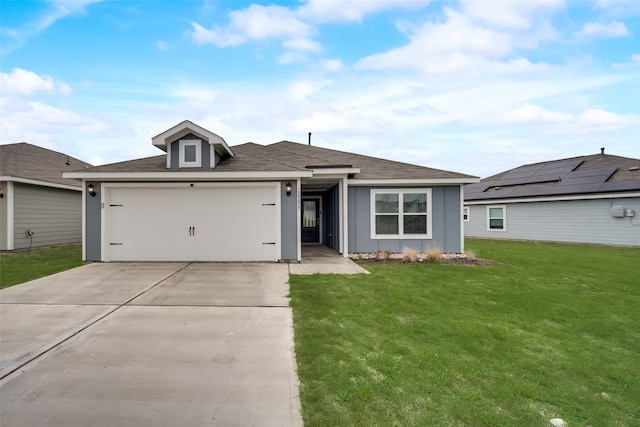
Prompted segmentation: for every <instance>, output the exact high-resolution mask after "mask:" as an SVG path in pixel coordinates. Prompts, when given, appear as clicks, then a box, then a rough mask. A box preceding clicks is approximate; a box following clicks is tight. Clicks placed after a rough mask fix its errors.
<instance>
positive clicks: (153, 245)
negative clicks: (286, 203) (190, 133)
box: [103, 183, 280, 261]
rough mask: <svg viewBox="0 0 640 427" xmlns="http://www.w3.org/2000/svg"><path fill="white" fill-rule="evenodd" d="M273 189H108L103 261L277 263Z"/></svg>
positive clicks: (275, 190) (276, 208)
mask: <svg viewBox="0 0 640 427" xmlns="http://www.w3.org/2000/svg"><path fill="white" fill-rule="evenodd" d="M278 188H279V187H278V184H276V183H259V184H255V183H254V184H251V185H243V184H225V185H219V186H214V185H213V184H209V185H206V184H195V185H194V186H191V185H190V184H186V185H184V186H180V187H175V186H171V187H158V186H144V187H142V186H140V187H117V186H114V187H111V188H109V189H108V191H107V192H106V194H105V197H106V201H105V238H106V241H105V244H104V246H103V247H104V250H105V252H106V253H105V257H104V260H105V261H277V260H278V259H279V258H280V243H279V242H280V225H279V221H280V215H279V209H280V206H279V191H278Z"/></svg>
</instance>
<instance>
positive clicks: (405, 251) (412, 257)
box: [402, 248, 418, 262]
mask: <svg viewBox="0 0 640 427" xmlns="http://www.w3.org/2000/svg"><path fill="white" fill-rule="evenodd" d="M416 259H418V251H417V250H415V249H413V248H402V260H403V261H404V262H416Z"/></svg>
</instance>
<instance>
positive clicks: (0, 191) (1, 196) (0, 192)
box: [0, 187, 4, 199]
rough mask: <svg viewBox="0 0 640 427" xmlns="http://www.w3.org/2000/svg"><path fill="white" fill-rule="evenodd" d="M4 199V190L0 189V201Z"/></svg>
mask: <svg viewBox="0 0 640 427" xmlns="http://www.w3.org/2000/svg"><path fill="white" fill-rule="evenodd" d="M3 198H4V188H2V187H0V199H3Z"/></svg>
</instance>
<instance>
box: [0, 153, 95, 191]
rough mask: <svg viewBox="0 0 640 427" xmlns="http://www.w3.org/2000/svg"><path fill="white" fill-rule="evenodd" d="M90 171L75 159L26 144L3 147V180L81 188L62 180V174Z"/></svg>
mask: <svg viewBox="0 0 640 427" xmlns="http://www.w3.org/2000/svg"><path fill="white" fill-rule="evenodd" d="M67 163H69V164H67ZM89 167H92V165H91V164H89V163H87V162H83V161H82V160H79V159H76V158H75V157H71V156H68V155H66V154H63V153H59V152H57V151H53V150H49V149H47V148H42V147H38V146H36V145H32V144H28V143H26V142H20V143H17V144H4V145H0V176H10V177H15V178H23V179H32V180H36V181H44V182H49V183H53V184H64V185H71V186H74V187H80V183H79V182H78V180H76V179H69V178H63V177H62V173H63V172H72V171H78V170H86V168H89Z"/></svg>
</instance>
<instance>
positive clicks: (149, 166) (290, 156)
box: [86, 141, 475, 179]
mask: <svg viewBox="0 0 640 427" xmlns="http://www.w3.org/2000/svg"><path fill="white" fill-rule="evenodd" d="M231 148H232V149H233V152H234V153H235V155H234V157H230V158H225V159H223V160H222V161H220V163H219V164H218V165H216V167H215V169H214V170H215V171H216V172H225V171H228V172H239V171H247V172H251V171H258V172H281V171H305V170H309V169H308V166H316V167H317V166H320V167H322V166H324V167H328V166H346V165H350V166H351V167H354V168H359V169H360V173H358V174H356V175H355V176H354V178H356V179H469V178H475V177H473V176H471V175H465V174H461V173H457V172H450V171H445V170H439V169H432V168H428V167H424V166H418V165H411V164H407V163H401V162H395V161H392V160H386V159H379V158H375V157H370V156H364V155H360V154H353V153H347V152H344V151H338V150H331V149H328V148H322V147H316V146H313V145H307V144H300V143H297V142H290V141H282V142H278V143H275V144H270V145H259V144H255V143H252V142H248V143H245V144H241V145H236V146H233V147H231ZM186 170H189V169H186ZM194 170H200V169H194ZM180 171H185V169H180V170H169V169H167V168H166V155H160V156H156V157H149V158H145V159H137V160H130V161H126V162H120V163H113V164H109V165H103V166H96V167H93V168H91V169H88V170H86V172H91V173H94V172H169V173H170V172H180Z"/></svg>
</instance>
